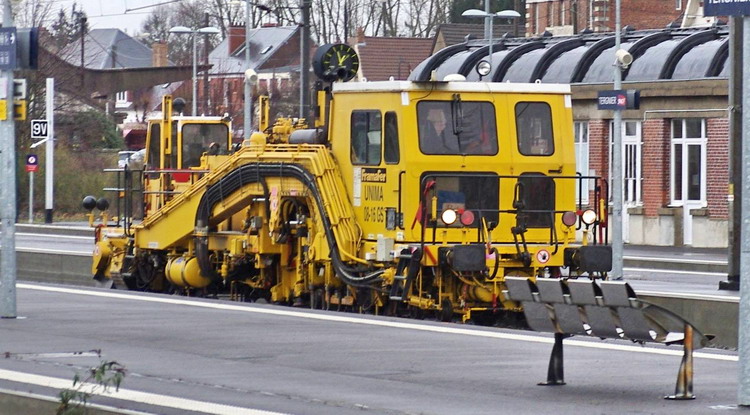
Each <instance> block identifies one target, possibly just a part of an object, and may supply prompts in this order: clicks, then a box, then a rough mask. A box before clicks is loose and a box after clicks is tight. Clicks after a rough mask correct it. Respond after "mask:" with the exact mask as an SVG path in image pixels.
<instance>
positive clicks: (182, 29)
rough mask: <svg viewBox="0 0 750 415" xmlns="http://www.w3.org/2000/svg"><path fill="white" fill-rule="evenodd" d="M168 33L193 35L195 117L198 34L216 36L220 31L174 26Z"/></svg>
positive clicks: (195, 113)
mask: <svg viewBox="0 0 750 415" xmlns="http://www.w3.org/2000/svg"><path fill="white" fill-rule="evenodd" d="M169 33H175V34H186V33H189V34H191V35H193V112H192V115H197V112H198V101H197V96H198V83H197V80H198V38H197V35H198V33H201V34H209V35H216V34H219V33H221V31H220V30H219V29H217V28H215V27H211V26H206V27H201V28H200V29H191V28H189V27H185V26H175V27H173V28H171V29H169Z"/></svg>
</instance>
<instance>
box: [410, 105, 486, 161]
mask: <svg viewBox="0 0 750 415" xmlns="http://www.w3.org/2000/svg"><path fill="white" fill-rule="evenodd" d="M417 123H418V128H419V149H420V150H421V151H422V153H424V154H431V155H432V154H455V155H480V156H491V155H495V154H497V123H496V121H495V107H494V105H492V103H490V102H476V101H461V100H460V98H455V99H454V100H452V101H421V102H419V103H418V104H417Z"/></svg>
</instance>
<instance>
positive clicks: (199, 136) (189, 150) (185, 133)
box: [182, 124, 229, 168]
mask: <svg viewBox="0 0 750 415" xmlns="http://www.w3.org/2000/svg"><path fill="white" fill-rule="evenodd" d="M228 135H229V130H228V128H227V126H226V125H224V124H185V125H183V126H182V167H183V168H187V167H196V166H199V165H200V162H201V155H203V153H208V154H210V155H216V154H226V153H227V141H228V139H227V137H228Z"/></svg>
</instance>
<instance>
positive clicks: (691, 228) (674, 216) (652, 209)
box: [410, 25, 730, 247]
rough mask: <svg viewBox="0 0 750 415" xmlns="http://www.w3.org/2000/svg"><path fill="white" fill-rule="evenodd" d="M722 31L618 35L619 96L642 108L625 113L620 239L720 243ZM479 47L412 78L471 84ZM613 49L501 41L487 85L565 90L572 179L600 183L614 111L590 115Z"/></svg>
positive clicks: (723, 240)
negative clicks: (625, 55) (624, 64)
mask: <svg viewBox="0 0 750 415" xmlns="http://www.w3.org/2000/svg"><path fill="white" fill-rule="evenodd" d="M728 34H729V30H728V28H727V27H726V26H722V25H717V26H712V27H703V28H667V29H659V30H640V31H637V30H626V31H625V32H624V33H623V35H622V48H623V49H625V50H628V51H629V52H630V54H632V56H633V58H634V59H633V62H632V64H631V65H630V66H629V67H628V68H627V69H625V70H624V71H623V89H636V90H639V91H640V92H641V101H640V108H639V109H632V110H624V111H622V119H623V122H622V146H623V151H622V166H623V178H622V184H623V189H624V209H623V237H624V240H625V242H629V243H633V244H648V245H674V246H683V245H690V246H695V247H726V246H727V241H728V227H729V222H728V217H729V203H728V200H727V189H728V183H729V171H728V168H727V166H728V165H729V141H730V140H729V130H728V127H729V122H728V116H729V111H728V108H729V107H728V101H727V99H728V87H727V83H728V81H727V77H728V69H729V63H728V37H729V36H728ZM486 43H487V42H486V41H481V40H480V41H471V42H468V43H467V44H464V45H458V46H455V47H451V48H449V49H445V53H443V55H442V56H440V55H433V56H431V57H430V58H428V59H427V60H425V61H424V62H422V63H421V64H420V65H419V66H418V67H417V69H416V70H415V72H414V73H412V75H411V76H410V79H411V80H427V79H429V77H430V76H431V73H432V72H433V71H436V72H437V74H438V78H440V79H441V78H442V77H443V76H445V75H446V74H447V73H449V72H455V71H456V68H462V70H463V71H464V72H462V73H461V74H462V75H464V76H466V78H467V79H468V80H478V75H477V74H476V72H475V70H474V67H475V66H476V63H477V62H478V61H479V59H482V58H483V57H486V54H487V51H486V50H485V51H484V55H483V56H480V55H481V53H480V52H478V53H472V52H477V51H480V49H481V48H482V47H483V46H485V45H486ZM614 45H615V40H614V34H612V33H593V32H592V33H583V34H578V35H573V36H542V37H535V38H506V39H503V40H502V42H501V43H500V44H499V45H498V47H497V48H496V49H495V52H494V53H493V61H494V64H495V66H494V68H493V71H492V72H491V73H490V75H488V76H487V77H485V79H484V80H485V81H494V82H545V83H546V82H550V83H566V84H570V85H571V89H572V108H573V117H574V136H575V142H576V144H575V146H576V147H575V151H576V158H577V164H578V167H579V172H580V173H581V174H583V175H589V174H590V175H600V176H603V177H605V178H607V177H610V176H611V167H610V166H611V164H612V163H611V144H610V143H611V140H612V131H613V123H612V118H613V112H612V111H603V110H598V109H597V93H598V91H601V90H611V89H612V87H613V86H612V82H613V78H614V74H613V66H612V62H613V60H614V47H615V46H614ZM454 57H455V59H454ZM457 59H458V60H463V61H467V60H472V61H471V62H467V64H466V65H462V64H461V62H456V60H457ZM610 181H611V178H610ZM588 190H591V189H588ZM588 190H587V189H584V191H583V192H582V196H583V197H584V198H587V197H588V196H587V195H588V193H589V192H588ZM589 202H590V200H589Z"/></svg>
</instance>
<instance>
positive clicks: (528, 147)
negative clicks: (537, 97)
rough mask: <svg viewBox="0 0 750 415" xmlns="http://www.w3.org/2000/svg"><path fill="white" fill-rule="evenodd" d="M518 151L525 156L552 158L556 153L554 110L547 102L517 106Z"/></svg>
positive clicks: (523, 103)
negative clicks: (553, 127)
mask: <svg viewBox="0 0 750 415" xmlns="http://www.w3.org/2000/svg"><path fill="white" fill-rule="evenodd" d="M516 132H517V134H518V135H517V139H518V151H519V152H520V153H521V154H523V155H524V156H550V155H552V154H553V153H554V152H555V146H554V141H553V138H552V110H551V109H550V106H549V104H547V103H546V102H519V103H518V104H516Z"/></svg>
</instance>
